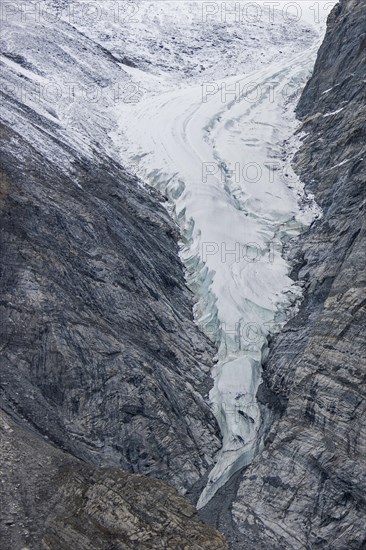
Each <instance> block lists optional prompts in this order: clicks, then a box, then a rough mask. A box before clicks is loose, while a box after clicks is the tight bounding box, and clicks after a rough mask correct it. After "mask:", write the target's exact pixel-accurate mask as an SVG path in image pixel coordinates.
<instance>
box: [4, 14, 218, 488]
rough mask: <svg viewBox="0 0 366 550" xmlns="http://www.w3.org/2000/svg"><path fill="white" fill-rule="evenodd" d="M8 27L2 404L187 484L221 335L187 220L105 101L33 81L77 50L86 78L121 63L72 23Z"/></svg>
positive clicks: (209, 444) (113, 460) (88, 454)
mask: <svg viewBox="0 0 366 550" xmlns="http://www.w3.org/2000/svg"><path fill="white" fill-rule="evenodd" d="M22 30H23V32H24V31H26V32H27V33H28V34H26V36H25V38H22V35H21V32H22ZM4 36H5V47H4V49H5V61H4V73H5V75H6V78H7V85H6V86H4V88H3V90H4V93H3V109H2V114H1V117H2V126H1V142H2V178H1V214H2V216H1V218H2V221H1V224H2V227H1V239H2V270H3V273H2V294H3V300H2V304H1V317H2V319H3V324H2V341H3V343H2V357H1V380H2V388H3V406H4V408H5V409H6V410H7V411H8V412H9V414H11V415H12V416H14V417H18V418H19V419H20V418H21V419H23V420H24V421H26V422H27V423H29V424H31V425H33V426H35V427H36V428H37V430H38V431H39V432H40V433H42V434H44V435H47V437H48V438H49V439H50V440H52V441H53V442H54V443H56V444H57V445H59V446H61V447H62V448H64V449H66V450H68V451H70V452H71V453H73V454H74V455H75V456H77V457H78V458H81V459H83V460H86V461H88V462H90V463H94V464H99V465H103V466H113V467H121V468H123V469H126V470H129V471H131V472H139V473H144V474H148V475H151V476H154V477H160V478H162V479H166V480H169V481H171V482H172V483H173V484H174V485H175V486H176V487H177V488H178V489H179V490H180V491H181V492H185V491H186V490H187V489H188V488H190V487H191V486H192V485H193V484H194V483H195V482H196V481H197V480H198V479H200V478H201V476H202V475H204V473H205V472H206V471H207V469H208V468H209V467H210V466H211V464H212V459H213V455H214V453H215V451H216V450H217V449H218V448H219V446H220V440H219V437H218V429H217V426H216V422H215V420H214V417H213V415H212V414H211V411H210V408H209V406H208V404H207V402H206V401H205V400H204V397H203V396H205V395H206V394H207V392H208V390H209V389H210V386H211V383H212V382H211V379H210V374H209V373H210V368H211V366H212V357H213V352H214V350H213V348H212V345H211V344H210V343H209V341H208V340H207V339H206V338H205V337H204V336H203V335H202V334H201V333H200V332H199V331H198V329H197V327H196V326H195V324H194V322H193V318H192V299H191V295H190V293H189V291H188V290H187V288H186V286H185V280H184V274H183V269H182V266H181V263H180V260H179V258H178V245H177V239H178V231H177V229H176V227H175V225H174V224H173V222H172V221H171V220H170V218H169V216H168V214H167V212H166V210H165V209H164V208H163V206H162V205H161V201H162V200H163V199H162V198H161V197H160V196H158V195H157V194H153V193H152V192H150V193H149V192H147V191H146V190H144V189H143V188H142V186H141V184H140V183H139V182H138V181H137V180H136V178H133V177H132V176H130V175H129V174H128V173H127V172H126V171H125V170H124V169H123V168H122V167H121V166H120V165H118V164H117V163H116V162H114V161H113V160H112V158H111V157H110V156H109V153H108V149H107V145H106V144H105V143H103V137H104V139H105V134H106V131H107V130H109V129H110V124H111V122H110V120H109V118H110V117H109V118H108V116H109V114H108V109H107V107H105V105H104V103H105V102H103V101H99V102H97V103H95V102H94V103H93V102H87V101H81V100H80V101H79V102H74V101H73V100H72V99H70V98H69V97H66V96H62V97H60V98H59V101H57V102H55V103H54V105H53V110H52V111H53V114H51V113H50V111H51V109H50V102H49V101H47V99H48V97H49V96H48V94H46V93H45V91H44V90H43V93H41V94H39V95H38V96H37V97H36V96H35V95H32V94H31V93H30V90H31V89H32V86H33V84H36V82H37V78H38V79H39V78H40V76H39V75H40V71H41V70H42V67H43V70H47V71H49V72H48V79H50V80H51V77H52V75H54V76H55V79H56V77H57V76H58V75H59V74H61V73H62V71H63V70H64V69H65V66H66V64H70V71H69V73H70V74H69V75H68V76H69V77H70V80H71V81H75V82H79V83H80V85H86V83H87V82H89V80H90V70H91V69H90V66H92V67H93V70H94V71H95V72H97V71H98V70H99V71H100V72H101V74H103V75H105V77H106V78H107V77H108V79H109V81H110V82H118V81H119V79H121V78H125V76H126V75H125V74H124V73H123V71H122V69H121V66H120V64H118V63H117V62H115V61H114V60H113V57H111V54H109V53H108V52H104V51H100V47H99V46H98V45H97V44H94V48H93V43H91V41H90V40H89V39H86V38H85V37H84V36H83V35H82V34H81V33H79V32H77V31H76V30H75V29H74V28H72V26H71V25H68V24H67V23H64V22H63V23H59V22H58V23H57V26H56V27H52V25H50V24H47V25H46V24H43V23H42V21H40V23H39V25H38V26H37V28H36V29H33V27H32V26H30V27H27V28H26V29H23V27H22V26H21V25H20V23H19V21H18V20H17V19H15V21H14V22H11V23H9V25H8V27H6V31H5V32H4ZM36 46H37V48H36ZM47 48H50V55H51V56H50V57H47V56H46V57H45V56H44V55H43V59H42V55H41V54H40V53H39V52H42V51H43V50H44V51H46V50H47ZM34 50H36V53H34ZM16 51H20V52H21V53H20V54H18V56H16V54H15V52H16ZM79 51H85V55H84V57H83V60H84V63H83V64H80V63H79V64H77V65H76V61H77V58H78V55H79V53H78V52H79ZM52 56H53V57H52ZM72 60H74V61H75V63H73V62H72ZM95 64H97V66H95ZM74 65H76V68H75V69H74ZM75 71H76V72H75ZM25 75H26V81H27V92H28V93H27V94H25V95H24V94H23V96H22V97H21V96H19V94H15V93H14V90H19V89H20V88H21V87H22V85H23V83H24V79H25ZM88 78H89V80H88ZM93 78H96V74H95V75H93ZM21 99H23V102H22V101H21ZM98 120H99V123H98ZM88 121H89V124H88ZM94 126H95V131H94V132H93V127H94ZM84 128H85V131H84Z"/></svg>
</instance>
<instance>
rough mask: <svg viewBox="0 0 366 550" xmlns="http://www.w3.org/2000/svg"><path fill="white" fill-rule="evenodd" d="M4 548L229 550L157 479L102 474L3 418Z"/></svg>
mask: <svg viewBox="0 0 366 550" xmlns="http://www.w3.org/2000/svg"><path fill="white" fill-rule="evenodd" d="M0 433H1V442H2V444H1V448H0V457H1V470H2V472H1V474H2V476H1V477H2V506H1V514H2V522H1V523H0V536H1V541H2V548H3V549H4V550H14V549H18V548H19V549H20V548H27V549H29V550H30V549H32V550H33V549H34V550H40V549H41V548H42V549H45V550H50V549H55V550H56V549H57V550H70V548H72V549H74V548H75V549H78V550H79V549H80V550H84V549H85V550H86V549H89V548H90V549H91V548H93V549H94V548H98V549H105V550H107V549H108V550H110V549H112V548H113V549H115V550H130V549H131V550H140V549H142V550H145V549H146V550H147V549H152V548H167V549H171V550H175V549H177V548H179V549H182V550H183V549H186V550H188V549H189V550H190V549H192V548H194V549H207V550H225V549H226V548H227V546H226V544H225V541H224V539H223V537H222V535H220V534H219V533H217V532H215V531H213V530H212V529H210V528H209V527H207V526H205V525H204V524H203V523H201V522H200V521H199V519H198V517H197V514H196V510H195V508H194V506H193V505H192V504H190V503H189V502H188V501H187V500H186V499H185V498H183V497H181V496H179V495H178V493H177V492H176V491H175V490H174V489H173V488H172V487H169V486H168V485H166V484H165V483H163V482H162V481H159V480H156V479H150V478H147V477H145V476H142V475H136V474H129V473H126V472H121V471H120V470H116V469H110V468H106V469H97V468H94V467H92V466H90V465H88V464H86V463H85V462H82V461H80V460H78V459H76V458H74V457H72V456H71V455H70V454H69V453H64V452H62V451H61V450H60V449H57V448H56V447H55V446H53V445H51V444H50V443H47V442H46V441H44V440H43V439H42V438H41V437H39V435H37V434H36V433H35V432H34V431H32V430H29V429H22V428H21V427H20V426H19V424H18V423H16V422H13V421H12V420H11V418H10V417H9V416H8V415H6V414H5V413H2V414H1V417H0Z"/></svg>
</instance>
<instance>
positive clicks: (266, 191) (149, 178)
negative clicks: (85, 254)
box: [113, 44, 320, 507]
mask: <svg viewBox="0 0 366 550" xmlns="http://www.w3.org/2000/svg"><path fill="white" fill-rule="evenodd" d="M318 46H319V44H316V45H314V47H313V48H311V49H308V50H307V51H306V52H303V53H301V54H298V55H296V56H293V57H292V58H291V59H288V60H287V62H285V63H283V62H282V63H281V64H272V65H271V66H269V67H268V66H267V67H266V68H265V69H262V70H260V71H256V72H254V73H251V74H247V75H243V76H236V77H231V78H228V79H225V80H224V81H223V82H220V83H209V84H207V85H203V86H195V87H191V88H188V89H179V90H175V91H169V92H167V93H163V94H159V95H157V96H153V97H150V98H147V99H145V100H143V101H141V102H140V103H138V104H136V105H133V106H132V108H131V105H128V106H124V107H122V108H120V110H119V131H118V132H116V133H115V134H114V136H113V137H114V141H115V143H116V145H117V147H119V149H120V152H121V156H122V158H123V159H124V162H126V163H128V164H129V165H131V164H132V165H133V166H134V169H135V171H136V173H137V175H138V176H139V177H141V178H142V179H143V180H144V181H146V182H148V183H149V184H151V185H152V186H154V187H156V188H157V189H159V191H161V192H163V194H165V195H166V196H167V197H168V203H169V204H168V209H169V211H170V213H171V215H172V216H173V218H174V219H175V220H176V222H177V223H178V225H179V226H180V229H181V235H182V241H181V247H180V254H181V258H182V260H183V263H184V265H185V268H186V277H187V282H188V284H189V286H190V288H191V289H192V290H193V291H194V293H195V296H196V306H195V318H196V321H197V323H198V325H199V326H200V327H201V328H202V329H203V330H204V332H205V333H206V334H208V335H209V336H210V337H211V339H212V340H213V341H214V342H215V344H216V346H217V349H218V354H217V363H216V365H215V367H214V369H213V372H212V375H213V378H214V387H213V389H212V390H211V392H210V401H211V405H212V407H213V411H214V413H215V416H216V418H217V421H218V423H219V426H220V429H221V432H222V435H223V445H222V449H221V451H220V452H219V454H218V457H217V461H216V465H215V467H214V468H213V470H212V471H211V473H210V475H209V479H208V483H207V486H206V487H205V489H204V491H203V493H202V494H201V497H200V499H199V502H198V507H202V506H204V505H205V504H207V502H208V501H209V500H210V499H211V498H212V497H213V495H214V494H215V493H216V491H217V490H218V489H219V488H220V487H222V486H223V485H224V484H225V483H226V482H227V481H228V480H229V479H230V477H231V476H232V475H233V474H234V473H235V472H236V471H238V470H239V469H241V468H242V467H243V466H246V465H248V464H249V463H250V462H251V461H252V459H253V457H254V456H255V454H256V453H257V452H258V450H259V449H260V448H261V446H262V443H263V442H262V433H263V424H265V423H266V422H268V413H267V411H266V410H262V411H261V409H260V406H259V404H258V402H257V399H256V394H257V391H258V387H259V385H260V383H261V364H262V361H263V359H264V358H265V357H266V354H267V351H268V340H269V338H270V337H271V336H272V335H273V334H274V333H276V332H278V331H279V330H280V329H281V327H282V326H283V324H284V322H285V321H286V320H287V319H288V318H289V314H290V311H291V309H292V308H293V306H294V304H296V302H297V301H298V299H299V298H300V297H301V289H300V287H298V286H297V285H295V284H294V282H293V280H292V279H290V277H289V273H290V265H289V263H288V262H287V261H286V259H285V258H284V256H283V254H282V251H283V246H284V244H285V243H286V242H287V241H288V239H290V238H291V237H293V236H295V235H297V234H299V232H300V231H301V230H302V229H303V228H304V227H306V226H307V225H309V224H310V223H311V222H312V220H313V219H314V218H315V217H317V216H319V215H320V211H319V210H318V209H317V206H316V205H315V203H314V202H313V201H312V200H311V197H307V198H305V197H304V194H303V192H302V186H301V183H300V182H299V181H298V179H297V178H296V176H295V175H294V173H293V172H292V169H291V167H290V165H289V164H290V160H291V158H290V157H291V148H290V151H285V152H284V150H283V144H284V142H285V140H286V139H288V138H289V137H290V136H291V134H292V133H293V131H294V129H295V127H296V122H295V117H294V114H293V107H294V102H295V100H296V94H297V92H298V91H299V90H300V89H301V87H302V86H303V85H304V83H305V81H306V78H307V76H308V73H309V70H311V67H312V65H313V63H314V59H315V55H316V51H317V49H318ZM132 72H133V71H132ZM292 147H293V145H292Z"/></svg>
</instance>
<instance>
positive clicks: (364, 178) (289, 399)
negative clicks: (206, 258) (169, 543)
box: [232, 0, 366, 550]
mask: <svg viewBox="0 0 366 550" xmlns="http://www.w3.org/2000/svg"><path fill="white" fill-rule="evenodd" d="M365 37H366V4H365V2H364V0H341V1H340V2H339V4H337V5H336V6H335V8H334V9H333V11H332V13H331V14H330V16H329V19H328V26H327V33H326V37H325V40H324V42H323V45H322V46H321V48H320V51H319V54H318V58H317V62H316V65H315V68H314V73H313V76H312V77H311V79H310V81H309V83H308V85H307V86H306V88H305V90H304V92H303V95H302V97H301V100H300V103H299V106H298V116H299V118H300V119H301V120H302V122H303V125H302V130H303V132H305V137H304V138H303V144H302V147H301V149H300V151H299V153H298V154H297V157H296V159H295V164H296V169H297V171H298V173H299V174H300V176H301V178H302V180H303V181H304V182H305V183H306V187H307V189H308V190H309V191H312V192H313V193H314V194H315V198H316V200H317V202H318V204H319V205H320V206H321V208H322V209H323V217H322V219H320V220H318V221H317V222H316V223H314V224H313V226H312V227H311V228H310V229H309V230H308V231H307V233H306V234H304V235H303V236H302V238H301V239H300V240H298V241H297V242H296V243H293V256H294V261H295V262H296V263H297V266H296V269H295V272H296V273H298V277H299V278H300V279H301V280H303V281H304V283H305V288H306V293H305V294H306V296H305V300H304V302H303V304H302V307H301V309H300V311H299V313H298V315H297V316H296V317H295V318H294V319H293V320H292V321H291V322H289V323H288V325H287V327H286V328H285V330H284V332H283V333H282V334H281V335H279V336H278V337H277V339H276V340H275V343H274V345H273V348H272V352H271V354H270V357H269V359H268V361H267V364H266V366H265V373H264V375H265V379H266V382H267V385H268V386H269V387H270V389H271V390H272V391H273V393H274V394H275V395H277V396H279V397H280V398H281V400H282V402H283V404H284V406H285V412H284V414H283V416H282V418H281V420H280V421H279V422H278V423H277V424H275V425H274V426H273V428H272V430H271V432H270V434H269V437H268V440H267V444H266V447H265V450H264V451H263V452H262V453H261V454H260V455H258V456H257V458H256V460H255V461H254V463H253V464H252V465H251V467H250V468H249V469H247V470H246V471H245V472H244V473H243V475H242V479H241V482H240V484H239V489H238V491H237V494H236V497H235V498H234V503H233V507H232V512H233V518H234V525H235V526H236V528H238V530H239V533H240V540H241V541H242V542H238V543H237V545H235V546H234V547H235V549H237V548H238V549H239V548H245V549H249V548H253V549H254V548H255V549H256V550H258V549H261V548H263V549H264V548H271V549H281V550H283V549H284V548H289V549H293V548H295V549H305V548H306V549H314V548H329V549H330V548H331V549H332V550H334V549H339V550H344V549H345V548H349V549H355V550H356V549H361V548H365V545H366V524H365V517H366V500H365V495H366V415H365V407H366V399H365V392H366V380H365V378H366V376H365V375H366V359H365V357H366V300H365V282H366V281H365V279H366V227H365V226H366V219H365V199H366V158H365V156H366V123H365V121H366V85H365V83H366V48H365Z"/></svg>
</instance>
